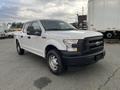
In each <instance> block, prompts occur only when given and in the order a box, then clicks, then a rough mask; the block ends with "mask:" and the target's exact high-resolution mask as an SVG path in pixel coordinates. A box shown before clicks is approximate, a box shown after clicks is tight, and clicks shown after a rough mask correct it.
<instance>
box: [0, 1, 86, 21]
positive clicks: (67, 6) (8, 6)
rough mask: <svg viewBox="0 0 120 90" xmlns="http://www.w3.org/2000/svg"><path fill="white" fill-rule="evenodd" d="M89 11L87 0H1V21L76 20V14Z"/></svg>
mask: <svg viewBox="0 0 120 90" xmlns="http://www.w3.org/2000/svg"><path fill="white" fill-rule="evenodd" d="M82 7H84V8H85V9H84V14H86V13H87V0H0V21H5V22H7V21H28V20H33V19H62V20H65V21H67V22H74V21H75V20H76V14H77V13H79V14H81V13H82Z"/></svg>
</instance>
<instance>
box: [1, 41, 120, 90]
mask: <svg viewBox="0 0 120 90" xmlns="http://www.w3.org/2000/svg"><path fill="white" fill-rule="evenodd" d="M105 49H106V56H105V58H104V59H103V60H101V61H99V62H98V63H96V64H94V65H90V66H87V67H79V68H69V70H68V72H66V73H65V74H63V75H61V76H55V75H53V74H52V73H50V72H49V69H48V67H47V64H46V63H45V61H44V59H42V58H41V57H39V56H37V55H34V54H31V53H28V52H26V53H25V55H23V56H19V55H18V54H17V52H16V48H15V42H14V40H13V39H5V40H0V90H120V85H119V84H120V43H107V44H105Z"/></svg>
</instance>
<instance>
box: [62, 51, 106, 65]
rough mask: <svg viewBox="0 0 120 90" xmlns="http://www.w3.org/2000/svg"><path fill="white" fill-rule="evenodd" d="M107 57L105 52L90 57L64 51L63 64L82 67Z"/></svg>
mask: <svg viewBox="0 0 120 90" xmlns="http://www.w3.org/2000/svg"><path fill="white" fill-rule="evenodd" d="M104 56H105V51H104V50H102V51H100V52H97V53H94V54H90V55H80V54H79V53H75V52H73V53H70V52H66V51H62V59H63V63H64V64H65V65H68V66H81V65H88V64H93V63H96V62H97V61H99V60H101V59H103V58H104Z"/></svg>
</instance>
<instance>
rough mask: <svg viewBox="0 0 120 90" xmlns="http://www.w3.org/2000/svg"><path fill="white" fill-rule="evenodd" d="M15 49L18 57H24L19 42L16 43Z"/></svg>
mask: <svg viewBox="0 0 120 90" xmlns="http://www.w3.org/2000/svg"><path fill="white" fill-rule="evenodd" d="M16 49H17V52H18V54H19V55H24V52H25V51H24V49H22V48H21V47H20V44H19V42H18V41H16Z"/></svg>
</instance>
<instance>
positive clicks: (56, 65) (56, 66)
mask: <svg viewBox="0 0 120 90" xmlns="http://www.w3.org/2000/svg"><path fill="white" fill-rule="evenodd" d="M47 60H48V66H49V69H50V71H51V72H52V73H53V74H55V75H60V74H62V73H64V72H65V71H67V66H65V65H64V64H63V62H62V60H61V56H60V53H59V51H57V50H50V51H48V53H47Z"/></svg>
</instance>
